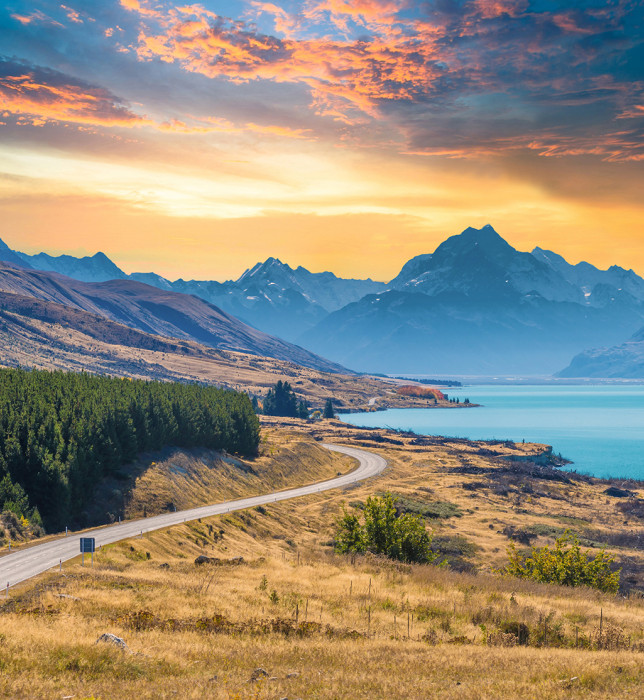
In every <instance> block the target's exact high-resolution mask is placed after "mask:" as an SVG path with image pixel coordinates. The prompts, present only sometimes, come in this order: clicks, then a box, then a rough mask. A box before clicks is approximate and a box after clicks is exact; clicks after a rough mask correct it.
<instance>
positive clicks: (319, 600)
mask: <svg viewBox="0 0 644 700" xmlns="http://www.w3.org/2000/svg"><path fill="white" fill-rule="evenodd" d="M310 431H311V426H310V425H308V424H305V423H303V422H298V421H288V420H286V421H284V420H279V419H272V420H270V419H265V420H264V432H265V434H266V436H267V439H266V442H265V443H264V454H263V456H262V457H261V458H260V460H258V462H257V464H256V471H257V472H258V473H264V474H265V478H266V481H267V482H268V481H269V480H270V479H272V478H274V477H272V476H270V477H269V472H271V470H272V472H271V473H273V472H274V473H278V472H279V467H278V466H277V465H279V464H280V462H281V460H283V461H284V465H285V466H284V472H283V474H282V476H281V477H279V478H280V479H282V478H283V479H284V481H288V480H290V479H291V478H292V477H293V473H292V472H291V471H290V469H291V467H288V466H286V465H288V464H291V465H292V467H293V468H294V465H293V464H292V460H294V459H296V458H297V455H300V461H301V462H302V463H306V466H305V465H304V464H302V465H301V467H302V469H303V470H308V472H307V474H308V476H310V477H312V478H318V477H319V476H322V474H323V473H325V471H328V470H329V468H330V469H332V470H333V469H336V467H337V465H335V464H333V465H329V463H327V466H326V467H325V466H323V464H322V462H319V463H316V460H317V456H318V452H317V450H321V448H320V447H319V446H318V445H317V443H316V441H315V440H314V439H313V438H311V437H309V436H308V435H307V432H310ZM315 431H317V432H318V435H317V437H318V438H319V437H325V438H328V439H333V440H335V441H337V442H342V441H345V442H351V443H352V444H358V445H360V444H363V445H365V447H366V446H367V445H369V449H373V450H374V451H376V452H379V453H380V454H382V455H383V456H385V457H386V458H387V459H388V461H389V464H390V467H389V468H388V469H387V470H386V471H385V472H384V473H383V474H382V475H381V476H380V477H377V478H376V479H373V480H370V481H369V482H366V483H363V484H360V485H358V486H356V487H354V488H350V489H347V490H344V491H337V492H336V491H334V492H328V493H325V494H320V495H316V496H315V497H306V498H303V499H298V500H296V501H292V502H283V503H279V504H271V505H270V506H264V507H260V508H257V509H251V510H249V511H245V512H241V513H232V514H228V515H225V516H221V517H216V518H210V519H208V520H203V522H198V521H197V522H193V523H187V524H185V525H181V526H178V527H176V528H171V529H169V530H166V531H160V532H156V533H152V534H150V535H146V536H145V537H144V538H143V539H135V540H132V541H129V542H123V543H118V544H115V545H110V546H109V547H105V548H103V550H102V551H101V552H99V553H98V554H97V556H96V562H95V568H94V569H90V568H88V567H85V568H82V567H81V566H80V565H79V563H78V562H72V563H70V564H69V565H68V566H67V567H65V568H64V570H63V574H62V575H61V574H60V573H58V572H51V573H49V574H47V575H45V576H43V577H41V578H40V579H38V580H36V581H33V582H31V583H29V584H28V585H25V586H23V587H22V588H20V589H16V590H15V591H12V592H11V593H10V596H9V599H8V600H7V601H3V605H2V608H1V612H0V635H1V636H0V667H1V668H2V675H1V676H0V693H2V694H3V695H5V696H7V697H16V698H32V697H47V698H49V697H51V698H62V697H69V696H75V697H76V698H91V697H95V698H98V697H100V698H122V697H141V698H157V697H159V698H166V697H167V698H173V697H186V698H202V697H213V698H226V699H229V698H291V699H294V698H428V697H440V698H517V697H521V696H524V697H526V698H587V697H590V698H595V697H596V698H600V697H601V698H622V697H633V698H637V697H641V688H642V685H643V683H644V664H643V663H642V660H643V659H644V656H643V655H642V654H643V650H644V631H643V623H644V599H643V598H642V596H641V594H639V593H638V592H637V590H636V589H635V588H634V589H633V590H632V591H631V593H630V595H619V596H610V595H606V594H601V593H598V592H597V591H592V590H588V589H570V588H560V587H557V586H549V585H544V584H536V583H532V582H526V581H520V580H517V579H510V578H504V577H500V576H498V575H495V574H494V573H493V569H494V568H495V567H497V566H500V565H502V564H503V563H504V561H505V559H506V554H505V548H506V546H507V544H508V543H509V542H510V541H511V540H510V539H509V537H508V533H510V534H513V535H515V536H516V530H517V529H521V528H522V529H523V530H525V531H526V532H528V534H529V535H530V537H532V538H533V540H532V541H533V544H541V543H548V542H552V540H553V538H554V536H556V534H557V532H558V531H559V530H560V529H562V528H566V527H572V528H573V529H576V530H579V531H582V530H583V531H584V532H586V533H588V532H590V531H592V533H594V537H595V538H599V539H601V537H602V536H605V538H609V536H615V535H616V534H618V533H619V532H623V533H625V534H626V535H627V534H628V533H629V532H630V531H632V532H636V528H637V526H638V525H639V523H638V522H637V521H636V520H635V519H633V518H631V519H629V518H628V517H626V521H627V524H626V525H624V519H625V516H624V513H623V512H622V511H621V510H620V509H619V508H618V507H617V503H618V499H610V498H607V497H606V496H605V495H604V494H603V489H604V488H605V484H602V483H601V482H595V481H594V480H588V481H586V480H581V481H576V480H573V481H571V482H570V483H569V482H566V481H552V480H551V479H543V478H537V477H532V476H529V475H526V474H525V473H521V474H520V475H519V476H518V477H516V478H515V476H516V475H513V474H512V473H510V474H508V473H507V472H506V471H505V469H506V466H507V461H506V460H502V459H500V457H499V455H489V454H482V450H488V451H494V452H499V453H501V454H502V455H506V456H507V455H510V454H512V453H515V456H520V457H525V456H527V455H529V454H530V453H531V451H532V452H535V451H538V448H537V447H535V446H531V445H517V446H516V447H511V446H507V445H496V446H489V445H481V444H477V443H462V442H450V441H443V442H440V441H437V442H436V443H435V444H424V445H422V444H421V445H418V444H416V445H414V444H412V441H413V439H414V438H412V437H404V436H402V437H401V436H397V435H392V434H387V433H381V432H369V433H367V432H365V431H360V430H357V429H354V428H350V427H348V426H343V425H342V424H338V423H336V422H332V421H329V422H324V423H323V424H317V425H316V427H315ZM378 436H379V439H380V438H384V439H385V440H387V439H388V440H393V441H395V442H390V443H387V442H384V443H383V442H379V441H378V440H377V439H375V438H377V437H378ZM396 442H398V443H401V444H396ZM262 460H264V467H262V468H261V469H260V468H259V465H260V463H262ZM271 462H274V464H273V467H270V464H271ZM518 464H523V463H518ZM349 466H350V465H349V464H348V463H347V464H343V465H342V468H345V467H346V468H348V467H349ZM269 467H270V468H269ZM464 469H465V471H464ZM496 472H498V473H496ZM316 475H317V476H316ZM173 476H177V478H178V477H179V476H180V477H181V478H182V479H184V480H185V479H186V478H188V477H186V475H185V474H183V475H177V474H174V475H173V473H172V472H171V471H167V472H163V473H162V476H160V475H158V474H157V475H156V476H155V477H154V478H153V479H152V480H151V481H150V482H148V483H146V484H143V483H142V484H139V485H138V486H137V488H135V490H134V494H133V497H134V498H135V499H136V498H140V499H143V498H144V496H143V494H144V493H147V494H148V496H149V495H150V490H154V489H156V488H160V487H161V485H162V484H165V487H169V486H168V484H170V483H171V480H172V478H173ZM157 478H158V479H159V480H158V481H157ZM201 478H202V477H198V479H201ZM322 478H323V477H322ZM198 479H197V477H196V480H198ZM225 481H226V479H224V478H223V477H222V483H221V484H220V485H219V487H217V488H220V489H221V491H220V493H222V494H223V493H224V492H225V488H226V485H225V483H224V482H225ZM180 483H184V484H185V482H177V484H180ZM195 483H196V481H195ZM472 484H474V487H473V488H472V486H471V485H472ZM526 485H528V487H529V488H528V491H529V493H528V492H526ZM258 486H260V484H250V483H248V484H246V485H244V486H241V487H240V486H239V485H238V486H237V487H236V488H256V487H258ZM139 488H140V489H147V490H141V491H139V492H138V493H137V489H139ZM217 488H215V487H214V486H213V487H212V488H210V490H209V491H208V494H207V498H212V496H213V494H215V493H216V492H217ZM228 488H231V489H232V486H230V485H228ZM184 491H185V492H186V494H189V489H188V488H184ZM384 491H393V492H395V493H396V494H398V497H399V500H400V502H402V503H403V504H404V506H405V507H406V508H408V509H411V510H412V512H413V510H414V509H416V510H418V509H420V508H421V507H424V508H425V509H426V511H425V512H426V513H427V517H426V521H427V524H428V527H429V528H430V529H431V530H432V531H433V532H434V537H435V542H437V543H438V544H439V546H440V547H441V548H442V549H441V551H443V552H444V556H445V557H446V558H448V559H449V560H450V561H451V562H452V568H437V567H434V566H410V565H403V564H400V563H394V562H390V561H386V560H383V559H380V558H376V557H372V556H365V557H362V556H358V557H354V558H351V557H348V556H339V555H336V554H334V553H333V548H332V546H331V542H332V537H333V531H334V523H335V520H336V519H337V517H338V516H339V515H340V513H341V511H342V505H343V504H344V505H345V507H348V508H350V509H351V508H359V506H360V503H361V502H363V501H364V499H366V497H367V496H368V495H370V494H372V493H376V492H384ZM225 493H226V496H227V495H229V493H230V494H232V493H233V491H232V490H231V491H230V492H225ZM190 494H191V495H189V497H188V496H186V497H187V498H188V500H189V502H190V504H191V505H192V504H196V503H195V501H199V500H200V494H199V491H198V488H197V487H196V486H195V487H194V490H193V491H191V492H190ZM141 502H142V501H141ZM513 528H514V529H513ZM624 541H625V542H630V541H631V540H629V539H628V537H626V539H625V540H624ZM611 549H612V550H613V551H615V552H616V553H618V555H619V556H620V558H622V559H628V560H629V561H631V566H632V572H634V573H632V574H631V575H632V576H633V577H635V579H636V583H637V581H638V580H639V579H638V577H639V573H638V571H639V569H638V565H639V564H638V563H641V550H639V549H638V548H637V547H636V546H633V547H630V548H629V547H626V546H617V545H615V546H612V547H611ZM200 554H206V555H208V556H210V557H216V558H218V559H219V560H220V561H219V563H218V564H205V565H202V566H197V565H195V563H194V560H195V557H196V556H198V555H200ZM240 556H241V557H243V558H244V560H243V562H242V563H239V562H237V561H232V562H231V560H234V559H235V558H236V557H240ZM455 569H459V570H455ZM105 632H109V633H113V634H115V635H117V636H119V637H121V638H123V639H124V640H125V641H126V643H127V645H128V647H129V649H128V650H125V651H124V650H122V649H120V648H118V647H116V646H114V645H111V644H109V643H102V642H101V643H98V644H97V643H96V640H97V639H98V637H99V636H100V635H101V634H103V633H105ZM257 669H263V670H265V671H266V673H267V675H266V676H263V675H262V674H261V673H260V672H259V671H257ZM253 675H256V676H258V680H256V681H251V677H252V676H253Z"/></svg>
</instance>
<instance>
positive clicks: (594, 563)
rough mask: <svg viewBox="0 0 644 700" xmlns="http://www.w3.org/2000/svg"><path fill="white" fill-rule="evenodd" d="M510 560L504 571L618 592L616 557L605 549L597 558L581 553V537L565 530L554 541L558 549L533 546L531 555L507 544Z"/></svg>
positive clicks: (512, 574)
mask: <svg viewBox="0 0 644 700" xmlns="http://www.w3.org/2000/svg"><path fill="white" fill-rule="evenodd" d="M508 555H509V557H510V561H509V563H508V565H507V566H506V567H505V569H503V570H502V573H505V574H508V575H510V576H516V577H518V578H527V579H533V580H534V581H540V582H541V583H558V584H561V585H564V586H589V587H590V588H597V589H599V590H600V591H604V592H606V593H617V590H618V588H619V577H620V573H621V569H617V570H616V571H613V570H612V567H611V565H612V564H613V563H614V561H615V556H614V555H613V554H609V553H607V552H606V550H605V549H602V550H601V551H600V552H599V553H598V554H597V555H596V556H595V557H591V556H589V554H588V552H582V551H581V549H580V546H579V540H578V539H577V537H576V536H575V535H572V534H571V533H570V532H569V531H566V532H565V533H564V534H563V535H562V536H561V537H559V538H558V539H557V540H556V541H555V548H554V549H550V548H549V547H541V548H536V547H533V548H532V553H531V555H530V556H529V557H524V556H523V555H522V554H521V553H520V552H518V551H517V549H516V545H514V544H511V545H510V547H508Z"/></svg>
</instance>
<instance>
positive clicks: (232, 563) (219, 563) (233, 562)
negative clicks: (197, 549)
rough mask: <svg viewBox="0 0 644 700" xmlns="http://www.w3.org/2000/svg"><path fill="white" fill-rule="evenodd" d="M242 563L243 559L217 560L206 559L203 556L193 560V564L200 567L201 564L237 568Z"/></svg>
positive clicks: (212, 558) (206, 557)
mask: <svg viewBox="0 0 644 700" xmlns="http://www.w3.org/2000/svg"><path fill="white" fill-rule="evenodd" d="M243 563H244V557H233V558H232V559H218V558H217V557H208V556H206V555H205V554H200V555H199V556H198V557H197V558H196V559H195V564H196V565H197V566H201V565H202V564H212V565H213V566H225V565H226V564H229V565H230V566H239V565H240V564H243Z"/></svg>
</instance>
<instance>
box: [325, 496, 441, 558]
mask: <svg viewBox="0 0 644 700" xmlns="http://www.w3.org/2000/svg"><path fill="white" fill-rule="evenodd" d="M431 544H432V538H431V536H430V535H429V534H428V533H427V531H426V530H425V524H424V522H423V520H422V518H421V517H419V516H417V515H411V514H410V513H404V514H402V515H398V514H397V513H396V506H395V504H394V499H393V497H392V495H391V494H390V493H386V494H385V495H384V496H371V497H369V498H368V499H367V502H366V504H365V507H364V511H363V522H361V520H360V518H359V517H358V516H357V515H355V514H353V513H349V512H347V511H346V509H345V511H344V515H343V517H342V518H340V520H339V521H338V529H337V533H336V537H335V546H336V551H338V552H341V553H350V552H373V553H374V554H384V555H386V556H388V557H390V558H391V559H398V560H399V561H404V562H417V563H429V562H432V561H434V560H435V559H436V558H437V557H438V554H436V553H435V552H432V550H431Z"/></svg>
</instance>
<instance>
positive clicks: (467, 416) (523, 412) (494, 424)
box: [340, 385, 644, 479]
mask: <svg viewBox="0 0 644 700" xmlns="http://www.w3.org/2000/svg"><path fill="white" fill-rule="evenodd" d="M446 391H447V393H448V394H449V396H450V397H454V398H456V397H458V398H459V399H460V400H461V402H462V401H463V399H465V398H468V399H469V400H470V401H471V402H472V403H477V404H481V406H480V407H478V408H464V409H453V408H436V409H435V408H431V409H418V408H414V409H393V410H386V411H376V412H373V413H351V414H343V415H342V416H340V418H341V419H342V420H344V421H346V422H348V423H352V424H353V425H359V426H369V427H383V428H384V427H388V428H395V429H403V430H413V431H414V432H416V433H419V434H424V435H443V436H446V437H461V438H468V439H471V440H492V439H499V440H506V439H507V440H512V441H515V442H520V441H521V440H525V441H526V442H540V443H545V444H548V445H552V447H553V450H554V452H555V454H559V453H561V455H562V456H563V457H565V458H566V459H569V460H572V462H573V464H570V465H568V467H567V468H568V469H572V470H576V471H579V472H583V473H586V474H592V475H593V476H598V477H602V478H607V477H625V478H631V479H644V386H640V385H638V386H611V385H602V386H561V385H545V386H543V385H542V386H513V385H511V386H507V385H494V386H492V385H490V386H485V385H479V386H476V385H474V386H468V387H462V388H458V389H456V388H451V389H448V390H446Z"/></svg>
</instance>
